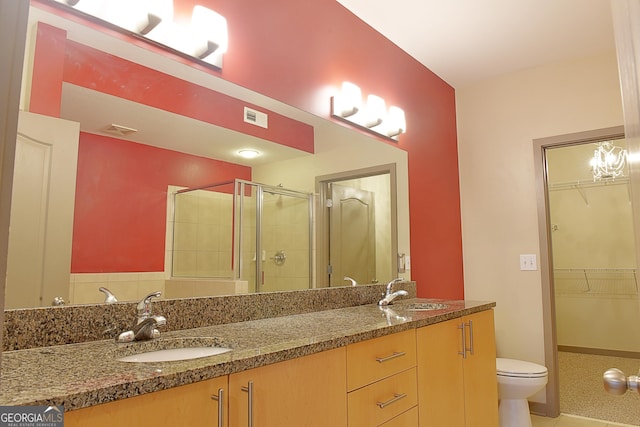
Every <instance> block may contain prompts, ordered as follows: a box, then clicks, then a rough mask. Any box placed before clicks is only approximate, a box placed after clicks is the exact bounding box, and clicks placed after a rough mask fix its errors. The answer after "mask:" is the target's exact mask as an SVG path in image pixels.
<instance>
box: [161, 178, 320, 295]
mask: <svg viewBox="0 0 640 427" xmlns="http://www.w3.org/2000/svg"><path fill="white" fill-rule="evenodd" d="M173 213H174V214H173V218H174V220H173V245H172V251H171V252H172V254H171V255H172V257H171V259H172V265H171V271H172V274H171V275H172V277H173V278H180V279H197V281H198V282H199V283H202V282H204V281H208V282H209V283H210V284H211V286H214V287H215V286H216V284H217V285H218V286H219V287H223V286H224V284H225V283H233V286H232V289H231V288H230V289H228V290H227V292H222V293H241V292H270V291H282V290H296V289H308V288H310V287H312V283H313V281H312V256H313V253H312V252H313V251H312V248H313V228H312V226H313V195H312V194H310V193H302V192H299V191H294V190H289V189H285V188H283V187H282V186H269V185H265V184H260V183H257V182H251V181H245V180H240V179H236V180H234V181H226V182H221V183H217V184H212V185H208V186H204V187H199V188H189V189H183V190H178V191H176V192H175V195H174V210H173ZM187 282H188V281H187ZM183 283H186V282H184V280H183ZM238 283H241V284H242V286H238Z"/></svg>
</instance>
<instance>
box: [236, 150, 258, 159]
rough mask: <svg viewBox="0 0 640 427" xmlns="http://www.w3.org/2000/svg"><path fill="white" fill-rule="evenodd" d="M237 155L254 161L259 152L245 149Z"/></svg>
mask: <svg viewBox="0 0 640 427" xmlns="http://www.w3.org/2000/svg"><path fill="white" fill-rule="evenodd" d="M238 155H239V156H240V157H244V158H245V159H255V158H256V157H258V156H259V155H260V152H259V151H256V150H250V149H245V150H240V151H238Z"/></svg>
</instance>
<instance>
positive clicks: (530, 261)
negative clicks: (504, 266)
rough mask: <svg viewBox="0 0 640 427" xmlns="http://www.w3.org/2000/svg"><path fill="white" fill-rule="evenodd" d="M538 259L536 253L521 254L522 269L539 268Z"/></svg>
mask: <svg viewBox="0 0 640 427" xmlns="http://www.w3.org/2000/svg"><path fill="white" fill-rule="evenodd" d="M537 269H538V261H537V259H536V255H535V254H524V255H520V270H537Z"/></svg>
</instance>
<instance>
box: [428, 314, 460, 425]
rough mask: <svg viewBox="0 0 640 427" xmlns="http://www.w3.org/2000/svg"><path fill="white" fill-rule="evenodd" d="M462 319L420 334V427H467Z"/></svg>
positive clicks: (439, 325) (439, 324) (431, 328)
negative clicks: (460, 353) (462, 352)
mask: <svg viewBox="0 0 640 427" xmlns="http://www.w3.org/2000/svg"><path fill="white" fill-rule="evenodd" d="M461 324H462V321H461V319H453V320H448V321H446V322H442V323H436V324H435V325H430V326H426V327H423V328H420V329H418V330H417V348H418V411H419V425H420V427H436V426H447V427H464V425H465V424H464V423H465V408H464V376H463V367H462V360H463V359H462V356H461V355H459V354H458V352H461V351H462V345H463V344H462V329H459V326H460V325H461Z"/></svg>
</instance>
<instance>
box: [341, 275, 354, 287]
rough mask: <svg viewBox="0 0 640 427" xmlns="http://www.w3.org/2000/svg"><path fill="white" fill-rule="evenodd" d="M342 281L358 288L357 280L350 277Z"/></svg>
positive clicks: (345, 277)
mask: <svg viewBox="0 0 640 427" xmlns="http://www.w3.org/2000/svg"><path fill="white" fill-rule="evenodd" d="M342 280H344V281H345V282H350V283H351V286H358V282H356V280H355V279H353V278H351V277H349V276H344V278H343V279H342Z"/></svg>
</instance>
